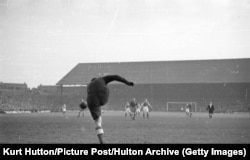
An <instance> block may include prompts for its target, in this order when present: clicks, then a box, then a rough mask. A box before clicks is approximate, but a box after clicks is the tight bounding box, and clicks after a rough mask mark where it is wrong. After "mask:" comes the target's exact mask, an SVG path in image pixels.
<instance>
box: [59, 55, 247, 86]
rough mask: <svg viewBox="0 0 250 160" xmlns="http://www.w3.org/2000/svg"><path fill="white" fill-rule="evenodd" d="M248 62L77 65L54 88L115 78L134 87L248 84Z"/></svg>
mask: <svg viewBox="0 0 250 160" xmlns="http://www.w3.org/2000/svg"><path fill="white" fill-rule="evenodd" d="M249 69H250V59H248V58H247V59H223V60H188V61H151V62H117V63H115V62H112V63H79V64H78V65H76V66H75V67H74V68H73V69H72V70H71V71H70V72H69V73H67V74H66V75H65V76H64V77H63V78H62V79H61V80H60V81H59V82H58V83H57V85H86V84H87V83H89V81H90V80H91V79H92V78H93V77H98V76H103V75H111V74H118V75H121V76H123V77H125V78H126V79H128V80H131V81H134V82H135V83H137V84H150V83H151V84H152V83H153V84H156V83H249V82H250V70H249Z"/></svg>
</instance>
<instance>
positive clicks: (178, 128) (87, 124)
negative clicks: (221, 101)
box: [0, 111, 250, 144]
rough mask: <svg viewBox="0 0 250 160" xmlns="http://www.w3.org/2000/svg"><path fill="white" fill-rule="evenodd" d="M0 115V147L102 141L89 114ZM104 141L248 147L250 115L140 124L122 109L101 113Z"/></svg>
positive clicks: (157, 115)
mask: <svg viewBox="0 0 250 160" xmlns="http://www.w3.org/2000/svg"><path fill="white" fill-rule="evenodd" d="M77 114H78V112H77V111H68V112H67V113H66V114H65V115H63V114H62V113H31V114H25V113H22V114H2V115H0V143H21V144H23V143H32V144H33V143H42V144H43V143H46V144H47V143H91V144H92V143H98V139H97V137H96V135H95V125H94V122H93V120H92V118H91V116H90V114H89V111H85V116H84V117H80V118H78V117H77ZM103 128H104V132H105V135H104V140H105V142H106V143H122V144H123V143H136V144H142V143H157V144H159V143H213V144H214V143H217V144H219V143H248V144H249V143H250V116H249V114H247V113H234V114H221V113H215V114H214V116H213V118H212V119H210V120H209V119H208V114H207V113H194V114H193V116H192V118H190V117H187V116H186V115H185V113H170V112H169V113H167V112H150V119H143V117H142V115H140V116H137V117H136V120H131V119H130V118H129V117H127V118H125V116H124V112H122V111H105V112H104V113H103Z"/></svg>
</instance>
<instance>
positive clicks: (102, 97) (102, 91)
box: [87, 75, 134, 143]
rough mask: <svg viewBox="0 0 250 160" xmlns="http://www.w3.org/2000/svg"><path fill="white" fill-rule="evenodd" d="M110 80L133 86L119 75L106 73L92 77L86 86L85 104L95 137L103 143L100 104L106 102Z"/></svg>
mask: <svg viewBox="0 0 250 160" xmlns="http://www.w3.org/2000/svg"><path fill="white" fill-rule="evenodd" d="M112 81H118V82H121V83H124V84H126V85H128V86H134V83H133V82H130V81H127V80H126V79H125V78H123V77H121V76H119V75H107V76H104V77H98V78H93V79H92V80H91V82H90V83H89V84H88V86H87V104H88V108H89V110H90V113H91V116H92V118H93V119H94V121H95V124H96V132H97V137H98V139H99V141H100V143H103V134H104V131H103V128H102V117H101V106H103V105H105V104H106V103H107V102H108V98H109V89H108V87H107V85H108V83H110V82H112Z"/></svg>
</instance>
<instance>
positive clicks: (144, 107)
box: [142, 99, 152, 119]
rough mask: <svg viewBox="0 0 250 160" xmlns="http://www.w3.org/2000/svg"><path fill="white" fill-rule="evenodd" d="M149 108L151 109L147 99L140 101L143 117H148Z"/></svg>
mask: <svg viewBox="0 0 250 160" xmlns="http://www.w3.org/2000/svg"><path fill="white" fill-rule="evenodd" d="M149 109H152V106H151V105H150V103H149V102H148V100H147V99H145V101H144V102H143V103H142V112H143V118H145V117H146V116H147V118H148V119H149V111H150V110H149Z"/></svg>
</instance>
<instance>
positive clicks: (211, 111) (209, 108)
mask: <svg viewBox="0 0 250 160" xmlns="http://www.w3.org/2000/svg"><path fill="white" fill-rule="evenodd" d="M207 110H208V115H209V119H211V118H212V115H213V113H214V105H213V103H212V102H210V103H209V105H208V106H207Z"/></svg>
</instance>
